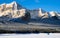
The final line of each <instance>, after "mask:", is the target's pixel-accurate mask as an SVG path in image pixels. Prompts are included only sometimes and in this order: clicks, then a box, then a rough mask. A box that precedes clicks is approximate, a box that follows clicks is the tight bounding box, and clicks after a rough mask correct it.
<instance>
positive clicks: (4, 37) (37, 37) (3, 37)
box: [0, 33, 60, 38]
mask: <svg viewBox="0 0 60 38" xmlns="http://www.w3.org/2000/svg"><path fill="white" fill-rule="evenodd" d="M0 38H60V33H49V34H48V33H39V34H0Z"/></svg>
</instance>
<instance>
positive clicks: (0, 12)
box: [0, 1, 26, 18]
mask: <svg viewBox="0 0 60 38" xmlns="http://www.w3.org/2000/svg"><path fill="white" fill-rule="evenodd" d="M25 13H26V9H25V8H24V7H22V6H21V5H19V4H18V3H16V2H15V1H14V2H12V3H10V4H5V3H4V4H1V5H0V16H9V17H10V18H18V17H22V16H24V15H25Z"/></svg>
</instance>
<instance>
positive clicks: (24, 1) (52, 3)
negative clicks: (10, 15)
mask: <svg viewBox="0 0 60 38" xmlns="http://www.w3.org/2000/svg"><path fill="white" fill-rule="evenodd" d="M12 1H16V2H17V3H19V4H20V5H22V6H23V7H26V8H27V9H38V8H42V9H44V10H45V11H57V12H60V0H0V4H2V3H10V2H12Z"/></svg>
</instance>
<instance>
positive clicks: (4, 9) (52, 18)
mask: <svg viewBox="0 0 60 38" xmlns="http://www.w3.org/2000/svg"><path fill="white" fill-rule="evenodd" d="M20 18H22V19H23V20H22V19H20ZM31 19H36V20H38V19H39V20H38V21H39V22H42V23H53V24H54V23H56V22H57V24H60V23H58V21H59V20H58V19H59V14H58V13H56V12H55V11H50V12H47V11H45V10H43V9H42V8H38V9H34V10H29V9H26V8H24V7H23V6H21V5H19V4H18V3H17V2H15V1H14V2H12V3H9V4H6V3H4V4H1V5H0V21H1V20H2V21H6V20H7V21H14V22H15V21H18V22H24V21H27V20H29V21H33V20H31ZM36 20H35V22H38V21H36Z"/></svg>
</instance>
